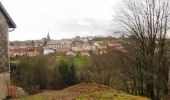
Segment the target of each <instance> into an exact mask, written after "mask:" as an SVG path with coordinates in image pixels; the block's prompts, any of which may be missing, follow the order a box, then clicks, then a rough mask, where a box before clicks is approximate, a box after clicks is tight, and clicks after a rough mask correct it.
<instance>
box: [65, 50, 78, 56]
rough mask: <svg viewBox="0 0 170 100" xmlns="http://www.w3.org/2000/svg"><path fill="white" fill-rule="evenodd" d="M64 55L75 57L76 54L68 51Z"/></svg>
mask: <svg viewBox="0 0 170 100" xmlns="http://www.w3.org/2000/svg"><path fill="white" fill-rule="evenodd" d="M66 56H67V57H75V56H76V53H74V52H72V51H69V52H67V53H66Z"/></svg>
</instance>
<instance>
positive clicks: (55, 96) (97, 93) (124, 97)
mask: <svg viewBox="0 0 170 100" xmlns="http://www.w3.org/2000/svg"><path fill="white" fill-rule="evenodd" d="M16 100H150V99H147V98H144V97H139V96H132V95H128V94H126V93H123V92H120V91H115V90H113V89H112V88H110V87H107V86H103V85H97V84H86V83H82V84H78V85H74V86H71V87H68V88H66V89H64V90H60V91H45V92H43V93H40V94H37V95H32V96H28V97H24V98H19V99H16Z"/></svg>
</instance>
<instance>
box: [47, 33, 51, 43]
mask: <svg viewBox="0 0 170 100" xmlns="http://www.w3.org/2000/svg"><path fill="white" fill-rule="evenodd" d="M50 40H51V39H50V35H49V31H48V34H47V41H50Z"/></svg>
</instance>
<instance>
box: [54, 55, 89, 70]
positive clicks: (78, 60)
mask: <svg viewBox="0 0 170 100" xmlns="http://www.w3.org/2000/svg"><path fill="white" fill-rule="evenodd" d="M56 60H57V61H58V62H59V61H65V62H68V61H73V63H74V64H75V65H76V66H77V67H78V68H81V67H84V66H86V65H87V64H88V63H89V57H84V56H76V57H74V58H68V57H66V56H64V55H56Z"/></svg>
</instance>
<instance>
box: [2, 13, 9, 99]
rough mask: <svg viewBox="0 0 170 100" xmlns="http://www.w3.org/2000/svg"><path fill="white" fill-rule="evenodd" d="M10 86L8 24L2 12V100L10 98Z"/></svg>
mask: <svg viewBox="0 0 170 100" xmlns="http://www.w3.org/2000/svg"><path fill="white" fill-rule="evenodd" d="M9 85H10V73H9V58H8V24H7V22H6V19H5V17H4V16H3V14H2V13H1V12H0V100H3V99H4V98H6V96H8V94H9V92H8V86H9Z"/></svg>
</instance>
